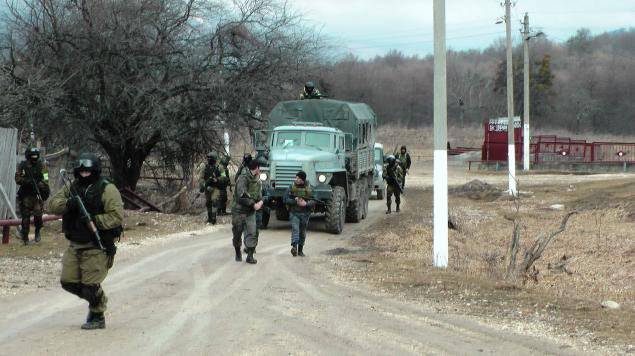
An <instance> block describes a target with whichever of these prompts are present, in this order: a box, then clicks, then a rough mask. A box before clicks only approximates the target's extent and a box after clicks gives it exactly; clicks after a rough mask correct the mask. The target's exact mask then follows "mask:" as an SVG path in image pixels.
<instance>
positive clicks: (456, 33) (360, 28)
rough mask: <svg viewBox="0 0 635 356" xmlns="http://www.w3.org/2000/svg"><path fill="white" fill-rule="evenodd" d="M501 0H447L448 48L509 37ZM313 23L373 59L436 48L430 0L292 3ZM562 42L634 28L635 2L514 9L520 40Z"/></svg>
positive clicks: (547, 2)
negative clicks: (524, 24)
mask: <svg viewBox="0 0 635 356" xmlns="http://www.w3.org/2000/svg"><path fill="white" fill-rule="evenodd" d="M501 2H502V0H446V23H447V28H446V31H447V34H446V36H447V47H448V48H451V49H455V50H464V49H471V48H474V49H483V48H485V47H487V46H488V45H490V44H492V43H493V42H494V41H495V40H496V39H497V38H501V37H503V38H504V36H505V25H504V24H499V25H496V24H495V22H496V20H497V18H498V17H501V16H503V15H504V14H505V9H504V7H502V6H501ZM289 3H290V4H291V6H292V7H294V9H295V10H297V11H299V12H301V13H303V14H304V15H305V18H307V19H308V20H309V22H310V24H311V25H313V26H315V27H316V28H318V29H320V30H321V32H322V33H323V34H325V35H327V36H329V37H330V38H332V40H333V42H334V43H335V44H337V45H338V47H339V48H340V49H341V50H342V52H343V53H353V54H355V55H357V56H359V57H361V58H365V59H367V58H372V57H374V56H375V55H381V54H384V53H386V52H387V51H388V50H390V49H397V50H400V51H402V52H404V53H405V54H408V55H412V54H419V55H426V54H431V53H432V50H433V30H432V0H289ZM525 12H528V13H529V23H530V27H532V28H534V29H536V30H541V31H543V32H545V33H546V34H547V36H548V38H550V39H551V40H555V41H558V42H563V41H565V40H566V39H567V38H569V37H570V36H571V35H573V34H575V32H576V30H577V29H579V28H581V27H587V28H589V29H590V30H591V32H592V33H593V34H598V33H602V32H606V31H612V30H616V29H619V28H629V27H635V0H612V1H598V0H518V1H516V2H515V6H514V7H512V33H513V35H514V39H515V41H519V39H520V34H519V30H520V28H521V25H520V22H521V21H522V18H523V16H524V14H525Z"/></svg>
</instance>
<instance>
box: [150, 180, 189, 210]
mask: <svg viewBox="0 0 635 356" xmlns="http://www.w3.org/2000/svg"><path fill="white" fill-rule="evenodd" d="M185 191H187V186H186V185H184V186H183V187H182V188H181V190H179V191H178V193H176V194H174V195H173V196H171V197H169V198H168V199H167V200H165V201H162V202H160V203H159V204H157V207H159V208H161V209H163V207H164V206H165V205H166V204H169V203H171V202H173V201H175V200H176V199H177V198H178V197H179V196H181V194H183V193H185Z"/></svg>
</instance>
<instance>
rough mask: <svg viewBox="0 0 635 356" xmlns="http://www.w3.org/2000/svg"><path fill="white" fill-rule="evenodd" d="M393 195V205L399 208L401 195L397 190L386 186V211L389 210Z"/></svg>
mask: <svg viewBox="0 0 635 356" xmlns="http://www.w3.org/2000/svg"><path fill="white" fill-rule="evenodd" d="M393 194H394V195H395V204H397V206H399V204H401V193H399V189H398V188H395V187H393V186H392V185H390V184H388V186H387V187H386V206H387V207H388V209H390V205H391V204H392V196H393Z"/></svg>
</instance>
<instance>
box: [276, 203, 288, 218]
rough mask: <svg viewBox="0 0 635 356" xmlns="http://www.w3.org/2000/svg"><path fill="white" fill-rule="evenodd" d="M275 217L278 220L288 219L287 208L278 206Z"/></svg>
mask: <svg viewBox="0 0 635 356" xmlns="http://www.w3.org/2000/svg"><path fill="white" fill-rule="evenodd" d="M276 219H278V221H289V210H287V208H285V207H284V206H281V207H278V208H277V209H276Z"/></svg>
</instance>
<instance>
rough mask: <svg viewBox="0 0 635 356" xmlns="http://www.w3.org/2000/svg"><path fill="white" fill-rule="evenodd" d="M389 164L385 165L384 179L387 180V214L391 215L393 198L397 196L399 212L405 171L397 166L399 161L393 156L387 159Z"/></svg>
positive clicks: (396, 202) (396, 201)
mask: <svg viewBox="0 0 635 356" xmlns="http://www.w3.org/2000/svg"><path fill="white" fill-rule="evenodd" d="M386 162H387V164H386V165H384V171H383V178H384V179H385V180H386V185H387V186H386V207H387V208H388V209H387V210H386V214H390V213H391V204H392V196H393V194H394V195H395V204H396V205H397V209H396V210H395V211H396V212H399V204H401V198H400V196H401V194H402V193H403V188H402V187H401V182H402V179H403V171H402V170H401V166H399V164H397V159H396V158H395V156H393V155H389V156H388V157H387V158H386Z"/></svg>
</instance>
